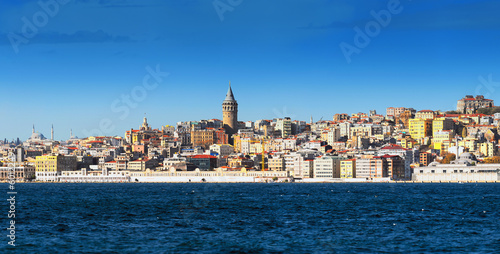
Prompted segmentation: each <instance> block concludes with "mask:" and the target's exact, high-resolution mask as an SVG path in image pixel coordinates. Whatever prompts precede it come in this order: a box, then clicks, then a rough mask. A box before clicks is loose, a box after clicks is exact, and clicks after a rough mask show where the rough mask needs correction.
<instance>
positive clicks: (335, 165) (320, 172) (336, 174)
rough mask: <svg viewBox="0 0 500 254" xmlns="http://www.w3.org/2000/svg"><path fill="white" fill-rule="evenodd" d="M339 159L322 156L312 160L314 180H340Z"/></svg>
mask: <svg viewBox="0 0 500 254" xmlns="http://www.w3.org/2000/svg"><path fill="white" fill-rule="evenodd" d="M340 162H341V158H340V157H335V156H322V157H318V158H316V159H314V166H313V167H314V174H313V175H314V178H340Z"/></svg>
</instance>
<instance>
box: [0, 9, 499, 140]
mask: <svg viewBox="0 0 500 254" xmlns="http://www.w3.org/2000/svg"><path fill="white" fill-rule="evenodd" d="M42 1H43V2H51V1H49V0H42ZM59 1H61V2H64V1H62V0H59ZM214 2H215V3H216V6H214ZM391 2H392V1H387V0H386V1H377V0H363V1H352V0H314V1H290V0H278V1H256V0H239V1H238V0H232V1H228V0H218V1H212V0H210V1H201V0H200V1H198V0H182V1H159V0H158V1H150V0H146V1H127V0H122V1H111V0H109V1H107V0H100V1H97V0H80V1H76V0H73V1H69V3H66V4H58V6H57V8H56V7H55V6H54V5H49V7H48V8H44V7H42V6H40V5H39V4H38V3H37V1H25V0H24V1H21V0H19V1H2V3H0V59H1V60H0V69H1V70H2V71H1V75H0V86H1V88H2V98H1V100H0V119H1V121H0V138H2V139H3V138H4V137H5V138H7V139H9V140H11V139H13V138H16V137H19V138H20V139H22V140H25V139H27V138H28V137H29V136H30V134H31V126H32V124H33V123H34V124H35V125H36V129H37V131H40V132H42V133H43V134H44V135H45V136H47V137H49V136H50V126H51V124H54V126H55V138H56V139H58V140H61V139H67V138H68V137H69V131H70V129H73V133H74V134H76V135H77V136H79V137H84V136H86V134H97V132H92V130H101V131H104V132H103V134H105V135H120V136H123V134H124V131H125V130H127V129H130V128H138V127H139V125H140V124H141V122H142V118H143V116H144V113H147V117H148V120H149V123H150V125H151V126H152V127H153V128H159V127H160V126H161V125H165V124H175V123H176V122H178V121H187V120H200V119H212V118H219V119H221V118H222V113H221V103H222V101H223V100H224V97H225V94H226V91H227V86H228V82H229V80H231V83H232V87H233V91H234V94H235V97H236V99H237V100H238V103H239V116H238V117H239V120H241V121H248V120H252V121H255V120H258V119H272V118H274V117H283V116H291V117H292V118H293V119H299V120H307V121H309V117H310V115H312V116H313V117H314V119H315V120H319V118H321V117H323V119H331V118H332V116H333V114H335V113H349V114H351V113H355V112H368V110H370V109H376V110H377V111H378V112H379V113H382V114H385V108H386V107H390V106H404V107H413V108H415V109H417V110H421V109H433V110H452V109H455V107H456V101H457V100H458V99H460V98H462V97H463V96H464V95H466V94H473V95H475V94H477V93H481V94H487V95H488V96H487V97H488V98H491V99H494V100H496V101H497V103H500V101H499V96H498V95H499V92H500V86H490V87H489V88H487V87H486V86H484V85H481V82H480V81H479V79H478V77H479V76H483V77H484V78H486V79H488V76H489V75H491V79H492V81H494V82H497V81H498V82H500V68H499V67H500V64H499V59H500V46H499V45H500V30H499V29H500V15H498V13H499V11H500V2H499V1H494V0H490V1H480V0H475V1H472V0H469V1H463V0H443V1H434V0H427V1H409V0H401V1H400V4H399V5H398V6H392V5H391V4H394V3H391ZM231 4H233V5H234V6H232V5H231ZM388 4H389V6H388ZM216 7H217V8H216ZM45 9H47V10H48V11H47V10H45ZM389 10H392V11H393V12H392V13H391V12H388V11H389ZM372 11H374V12H375V13H390V21H388V22H385V20H387V16H382V17H383V18H384V19H383V22H382V23H385V24H381V23H380V22H378V23H376V25H374V22H377V21H376V19H375V18H374V17H373V16H372V15H371V12H372ZM381 11H382V12H381ZM23 17H24V18H23ZM26 20H28V21H29V22H28V23H29V24H27V23H26ZM33 20H35V21H33ZM367 24H368V26H369V28H371V29H372V30H370V31H371V32H370V33H371V36H372V37H370V38H369V40H370V41H369V42H368V43H366V41H365V42H363V43H361V42H358V46H360V47H358V48H357V50H356V53H352V54H351V55H350V62H348V61H347V59H346V57H345V55H344V54H343V52H342V49H341V46H340V45H341V43H342V42H344V43H345V44H343V45H346V44H349V45H351V46H352V47H354V46H356V43H355V38H357V37H356V34H357V32H356V31H355V28H356V27H359V28H360V29H361V30H362V31H365V28H366V25H367ZM30 25H31V26H34V28H35V29H36V31H32V30H30V29H29V28H30ZM370 25H371V26H370ZM377 26H378V28H380V29H379V30H376V29H377ZM31 28H33V27H31ZM23 30H24V32H25V33H24V35H23ZM28 37H29V38H28ZM360 43H361V44H360ZM16 47H17V50H16ZM361 47H362V48H361ZM351 49H352V48H351ZM147 66H150V67H151V68H153V69H155V68H156V66H159V69H160V71H161V72H168V73H169V75H168V76H160V78H162V80H161V81H162V82H160V83H159V84H158V86H157V87H155V88H151V87H149V88H150V89H149V90H146V89H145V88H144V87H143V79H144V78H145V77H146V78H147V75H148V71H147V70H146V67H147ZM153 81H154V79H151V80H148V82H150V84H153V83H154V82H153ZM494 85H496V84H494ZM141 91H142V92H144V91H146V94H144V93H140V92H141ZM134 92H135V93H136V96H139V97H144V99H143V98H138V97H135V98H136V99H137V98H138V99H143V100H139V101H138V102H137V103H135V105H133V106H134V107H130V106H126V104H125V103H124V101H122V96H127V95H130V94H131V93H134ZM113 103H115V104H113ZM124 107H125V108H128V109H129V113H128V114H125V113H124ZM103 119H104V120H103ZM100 125H102V126H103V127H100Z"/></svg>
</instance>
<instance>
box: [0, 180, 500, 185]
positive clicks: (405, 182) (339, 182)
mask: <svg viewBox="0 0 500 254" xmlns="http://www.w3.org/2000/svg"><path fill="white" fill-rule="evenodd" d="M2 183H6V184H8V183H9V182H8V181H0V184H2ZM23 183H42V184H46V183H55V184H58V183H71V184H79V183H95V184H102V183H113V184H122V183H124V184H137V183H141V184H142V183H176V184H177V183H193V184H207V183H208V184H210V183H218V184H220V183H241V184H247V183H250V184H253V183H256V184H258V183H267V184H273V183H276V184H311V183H319V184H321V183H336V184H337V183H338V184H357V183H370V184H381V183H392V184H407V183H408V184H427V183H432V184H440V183H443V184H444V183H453V184H473V183H500V182H499V181H467V182H461V181H439V182H438V181H338V180H331V181H305V182H304V181H293V182H263V181H259V182H233V181H221V182H202V181H191V182H184V181H182V182H181V181H179V182H174V181H169V182H165V181H158V182H156V181H147V182H133V181H128V182H100V181H81V182H60V181H57V182H53V181H27V182H25V181H23V182H16V184H23Z"/></svg>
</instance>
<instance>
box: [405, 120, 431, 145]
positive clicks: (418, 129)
mask: <svg viewBox="0 0 500 254" xmlns="http://www.w3.org/2000/svg"><path fill="white" fill-rule="evenodd" d="M408 124H409V128H408V129H409V130H410V135H411V137H412V138H413V139H415V140H416V141H417V142H419V143H421V139H423V138H425V137H429V136H432V119H419V118H415V119H409V121H408Z"/></svg>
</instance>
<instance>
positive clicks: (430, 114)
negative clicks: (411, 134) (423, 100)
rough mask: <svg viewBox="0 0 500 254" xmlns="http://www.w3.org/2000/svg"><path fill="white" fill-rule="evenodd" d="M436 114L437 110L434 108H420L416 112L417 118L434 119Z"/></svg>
mask: <svg viewBox="0 0 500 254" xmlns="http://www.w3.org/2000/svg"><path fill="white" fill-rule="evenodd" d="M435 115H436V112H434V111H432V110H427V109H425V110H420V111H418V112H417V113H416V114H415V118H420V119H434V116H435Z"/></svg>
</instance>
